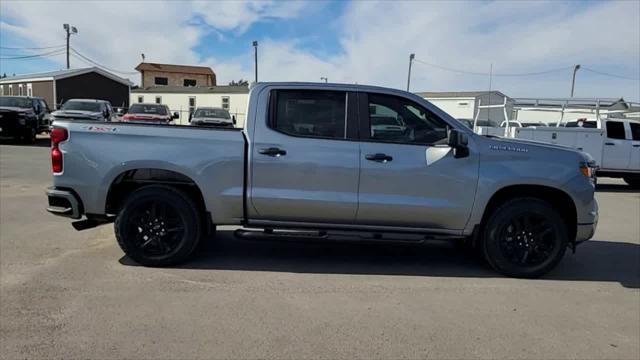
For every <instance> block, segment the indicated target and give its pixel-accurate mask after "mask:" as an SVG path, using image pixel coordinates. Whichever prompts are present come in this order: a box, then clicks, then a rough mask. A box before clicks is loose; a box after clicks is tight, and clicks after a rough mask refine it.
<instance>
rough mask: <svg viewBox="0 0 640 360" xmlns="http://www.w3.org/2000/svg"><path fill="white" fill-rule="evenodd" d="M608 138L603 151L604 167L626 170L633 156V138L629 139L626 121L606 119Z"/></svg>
mask: <svg viewBox="0 0 640 360" xmlns="http://www.w3.org/2000/svg"><path fill="white" fill-rule="evenodd" d="M605 130H606V138H605V139H604V149H603V151H602V167H603V168H604V169H615V170H626V169H627V168H628V167H629V160H630V158H631V149H632V147H631V138H629V140H627V136H626V132H625V126H624V122H622V121H616V120H606V122H605Z"/></svg>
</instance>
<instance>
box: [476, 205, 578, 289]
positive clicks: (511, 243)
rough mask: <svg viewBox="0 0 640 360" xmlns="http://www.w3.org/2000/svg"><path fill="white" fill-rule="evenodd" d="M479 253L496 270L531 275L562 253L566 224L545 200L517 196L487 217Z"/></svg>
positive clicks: (542, 271) (544, 269)
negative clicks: (482, 253) (482, 254)
mask: <svg viewBox="0 0 640 360" xmlns="http://www.w3.org/2000/svg"><path fill="white" fill-rule="evenodd" d="M483 235H484V236H483V243H482V245H483V252H484V257H485V259H486V260H487V262H488V263H489V264H490V265H491V266H492V267H493V268H494V269H495V270H496V271H498V272H500V273H502V274H504V275H507V276H514V277H523V278H535V277H539V276H542V275H543V274H545V273H547V272H548V271H550V270H551V269H553V268H554V267H555V266H556V265H557V264H558V262H560V260H561V259H562V257H563V256H564V253H565V251H566V248H567V243H568V234H567V227H566V225H565V223H564V221H563V219H562V217H561V216H560V214H558V212H557V211H556V210H555V209H554V208H553V207H552V206H551V205H550V204H549V203H547V202H546V201H543V200H540V199H536V198H518V199H513V200H509V201H507V202H505V203H504V204H502V205H501V206H499V207H498V208H497V209H496V210H495V211H494V212H493V214H491V216H490V217H489V220H488V221H487V223H486V226H485V228H484V233H483Z"/></svg>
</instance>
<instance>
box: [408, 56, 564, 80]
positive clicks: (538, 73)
mask: <svg viewBox="0 0 640 360" xmlns="http://www.w3.org/2000/svg"><path fill="white" fill-rule="evenodd" d="M414 61H416V62H419V63H421V64H424V65H428V66H432V67H435V68H438V69H442V70H446V71H451V72H456V73H460V74H467V75H479V76H489V73H488V72H476V71H467V70H462V69H455V68H451V67H448V66H442V65H438V64H433V63H428V62H426V61H422V60H420V59H414ZM571 68H573V67H572V66H565V67H561V68H556V69H550V70H544V71H535V72H528V73H504V74H501V73H493V74H492V76H512V77H516V76H535V75H544V74H550V73H554V72H559V71H565V70H568V69H571Z"/></svg>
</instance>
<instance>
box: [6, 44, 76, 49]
mask: <svg viewBox="0 0 640 360" xmlns="http://www.w3.org/2000/svg"><path fill="white" fill-rule="evenodd" d="M59 47H64V44H61V45H56V46H43V47H7V46H0V49H8V50H44V49H54V48H59Z"/></svg>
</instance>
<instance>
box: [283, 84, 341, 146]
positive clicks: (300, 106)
mask: <svg viewBox="0 0 640 360" xmlns="http://www.w3.org/2000/svg"><path fill="white" fill-rule="evenodd" d="M275 94H276V108H275V118H273V119H272V122H271V126H272V127H273V128H275V129H277V130H278V131H281V132H283V133H286V134H291V135H296V136H311V137H321V138H334V139H344V138H345V124H346V123H345V121H346V120H345V114H346V113H345V103H346V101H345V98H346V94H345V93H344V92H340V91H313V90H307V91H305V90H302V91H301V90H280V91H277V92H275Z"/></svg>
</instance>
